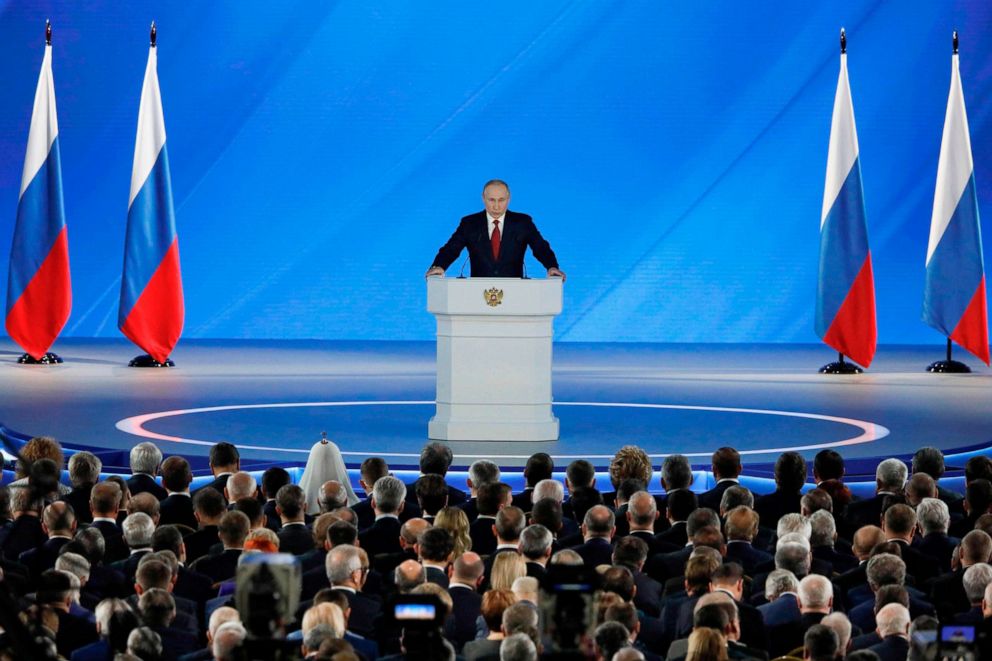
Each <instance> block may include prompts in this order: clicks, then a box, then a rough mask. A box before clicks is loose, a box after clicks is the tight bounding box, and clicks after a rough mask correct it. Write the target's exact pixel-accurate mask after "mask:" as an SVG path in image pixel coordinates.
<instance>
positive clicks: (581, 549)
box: [572, 537, 613, 568]
mask: <svg viewBox="0 0 992 661" xmlns="http://www.w3.org/2000/svg"><path fill="white" fill-rule="evenodd" d="M572 550H573V551H575V552H576V553H578V554H579V555H580V556H582V560H583V561H584V562H585V565H586V567H593V568H595V567H597V566H598V565H612V564H613V545H612V544H611V543H610V540H608V539H605V538H603V537H593V538H592V539H590V540H589V541H588V542H583V543H582V544H580V545H579V546H576V547H574V548H573V549H572Z"/></svg>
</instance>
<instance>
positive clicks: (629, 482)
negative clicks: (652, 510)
mask: <svg viewBox="0 0 992 661" xmlns="http://www.w3.org/2000/svg"><path fill="white" fill-rule="evenodd" d="M647 488H648V486H647V485H646V484H644V482H642V481H641V480H639V479H637V478H635V477H628V478H626V479H624V480H621V481H620V486H618V487H617V500H622V501H624V502H627V501H628V500H630V497H631V496H633V495H634V494H635V493H637V492H638V491H647Z"/></svg>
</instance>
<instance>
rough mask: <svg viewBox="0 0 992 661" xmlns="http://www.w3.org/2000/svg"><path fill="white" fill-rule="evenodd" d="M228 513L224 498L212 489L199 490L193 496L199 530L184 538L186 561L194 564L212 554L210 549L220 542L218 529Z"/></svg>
mask: <svg viewBox="0 0 992 661" xmlns="http://www.w3.org/2000/svg"><path fill="white" fill-rule="evenodd" d="M226 512H227V505H226V504H225V502H224V496H222V495H221V494H220V492H219V491H217V490H216V489H214V488H212V487H204V488H203V489H197V491H196V495H195V496H193V514H194V515H195V516H196V520H197V523H198V529H197V530H196V532H193V533H190V534H188V535H186V536H185V537H183V543H184V544H185V545H186V560H187V562H189V563H191V564H192V563H194V562H196V561H197V560H199V559H200V558H202V557H203V556H205V555H207V554H208V553H209V552H210V548H211V547H212V546H213V545H214V544H216V543H217V542H219V541H220V538H219V537H218V534H217V527H218V525H219V524H220V520H221V517H223V516H224V514H225V513H226Z"/></svg>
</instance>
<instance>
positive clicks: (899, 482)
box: [847, 459, 909, 528]
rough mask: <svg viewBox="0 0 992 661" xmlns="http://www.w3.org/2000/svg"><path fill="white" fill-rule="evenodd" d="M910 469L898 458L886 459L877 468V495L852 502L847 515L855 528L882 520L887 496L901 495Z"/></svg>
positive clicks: (874, 524) (873, 524)
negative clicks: (883, 506)
mask: <svg viewBox="0 0 992 661" xmlns="http://www.w3.org/2000/svg"><path fill="white" fill-rule="evenodd" d="M908 472H909V469H907V468H906V464H904V463H903V462H901V461H899V460H898V459H886V460H884V461H882V462H881V463H879V464H878V468H876V469H875V496H874V497H873V498H869V499H866V500H859V501H856V502H853V503H851V504H850V505H849V506H848V508H847V516H848V518H849V519H850V521H851V525H852V526H854V527H855V528H860V527H861V526H877V525H879V523H881V520H882V505H883V503H884V502H885V498H886V496H901V495H902V494H903V489H904V487H905V485H906V476H907V474H908Z"/></svg>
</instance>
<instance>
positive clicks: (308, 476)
mask: <svg viewBox="0 0 992 661" xmlns="http://www.w3.org/2000/svg"><path fill="white" fill-rule="evenodd" d="M328 480H336V481H338V482H340V483H341V485H342V486H343V487H344V489H345V493H347V494H348V505H354V504H355V503H357V502H358V500H359V499H358V496H357V495H355V490H354V489H352V487H351V480H350V479H348V469H347V468H345V465H344V459H343V458H342V457H341V450H339V449H338V446H337V445H335V444H334V443H331V442H330V441H328V440H327V438H326V436H325V437H324V438H322V439H321V440H319V441H317V442H316V443H314V444H313V447H312V448H310V456H309V457H307V466H306V468H304V469H303V477H302V478H300V488H301V489H303V493H304V494H306V499H307V514H317V513H318V512H320V497H321V491H320V487H321V486H322V485H323V484H324V482H327V481H328Z"/></svg>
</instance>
